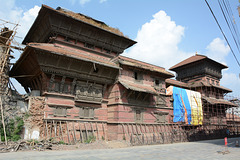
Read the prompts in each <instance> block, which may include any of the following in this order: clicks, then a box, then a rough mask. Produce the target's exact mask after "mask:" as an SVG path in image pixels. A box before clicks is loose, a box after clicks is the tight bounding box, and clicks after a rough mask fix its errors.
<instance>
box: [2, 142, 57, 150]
mask: <svg viewBox="0 0 240 160" xmlns="http://www.w3.org/2000/svg"><path fill="white" fill-rule="evenodd" d="M52 146H53V143H52V142H51V141H40V142H38V141H34V140H31V141H20V142H9V143H8V145H5V144H4V143H3V142H1V143H0V153H5V152H17V151H30V150H36V151H44V150H52Z"/></svg>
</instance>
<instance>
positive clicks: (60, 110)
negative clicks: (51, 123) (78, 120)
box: [54, 107, 67, 117]
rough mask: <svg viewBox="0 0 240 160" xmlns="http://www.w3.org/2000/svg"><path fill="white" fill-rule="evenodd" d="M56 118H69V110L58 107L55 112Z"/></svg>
mask: <svg viewBox="0 0 240 160" xmlns="http://www.w3.org/2000/svg"><path fill="white" fill-rule="evenodd" d="M54 116H58V117H66V116H67V108H66V107H56V108H55V110H54Z"/></svg>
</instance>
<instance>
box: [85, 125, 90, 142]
mask: <svg viewBox="0 0 240 160" xmlns="http://www.w3.org/2000/svg"><path fill="white" fill-rule="evenodd" d="M84 127H85V131H86V134H87V139H86V140H88V138H89V137H88V130H87V126H86V122H84Z"/></svg>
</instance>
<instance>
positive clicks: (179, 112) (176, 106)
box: [173, 87, 192, 124]
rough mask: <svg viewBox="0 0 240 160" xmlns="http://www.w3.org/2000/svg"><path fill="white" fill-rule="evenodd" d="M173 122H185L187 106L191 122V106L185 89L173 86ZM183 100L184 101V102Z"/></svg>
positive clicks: (189, 122)
mask: <svg viewBox="0 0 240 160" xmlns="http://www.w3.org/2000/svg"><path fill="white" fill-rule="evenodd" d="M173 99H174V101H173V115H174V117H173V122H185V119H184V118H185V109H184V105H185V108H186V110H187V119H188V124H191V119H192V117H191V106H190V104H189V100H188V96H187V92H186V90H185V89H182V88H178V87H173ZM182 101H183V102H182ZM183 103H184V105H183Z"/></svg>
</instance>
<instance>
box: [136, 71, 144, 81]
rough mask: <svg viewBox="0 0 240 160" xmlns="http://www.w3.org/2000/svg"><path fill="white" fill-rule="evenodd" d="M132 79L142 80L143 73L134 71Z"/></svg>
mask: <svg viewBox="0 0 240 160" xmlns="http://www.w3.org/2000/svg"><path fill="white" fill-rule="evenodd" d="M134 79H135V80H136V81H142V80H143V74H142V73H139V72H134Z"/></svg>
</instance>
